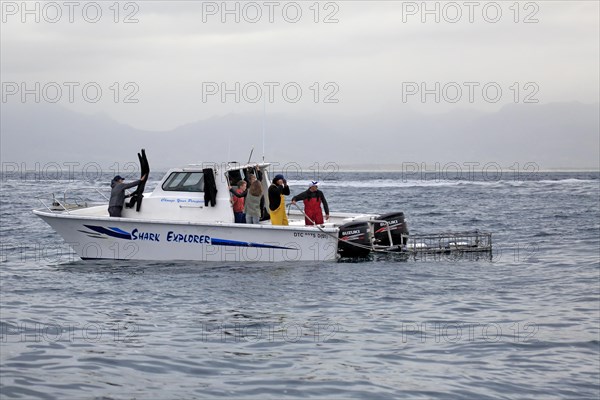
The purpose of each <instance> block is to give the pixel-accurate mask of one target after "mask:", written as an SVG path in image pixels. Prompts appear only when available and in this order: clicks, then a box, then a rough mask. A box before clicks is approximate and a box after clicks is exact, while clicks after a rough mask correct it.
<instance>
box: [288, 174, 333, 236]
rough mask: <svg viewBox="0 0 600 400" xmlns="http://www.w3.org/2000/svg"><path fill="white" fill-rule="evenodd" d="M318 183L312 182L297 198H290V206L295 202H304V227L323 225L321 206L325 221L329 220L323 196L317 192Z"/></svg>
mask: <svg viewBox="0 0 600 400" xmlns="http://www.w3.org/2000/svg"><path fill="white" fill-rule="evenodd" d="M318 185H319V182H317V181H312V182H311V183H310V185H309V187H308V190H306V191H304V192H302V193H300V194H299V195H297V196H294V197H292V204H296V202H297V201H300V200H303V201H304V214H306V217H305V218H304V222H305V223H306V225H314V224H317V225H321V224H323V211H322V210H321V204H322V205H323V208H324V209H325V219H326V220H329V206H328V205H327V200H325V195H324V194H323V192H321V191H320V190H319V187H318Z"/></svg>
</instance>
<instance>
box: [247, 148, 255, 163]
mask: <svg viewBox="0 0 600 400" xmlns="http://www.w3.org/2000/svg"><path fill="white" fill-rule="evenodd" d="M252 153H254V146H252V150H250V157H248V162H247V164H250V160H252Z"/></svg>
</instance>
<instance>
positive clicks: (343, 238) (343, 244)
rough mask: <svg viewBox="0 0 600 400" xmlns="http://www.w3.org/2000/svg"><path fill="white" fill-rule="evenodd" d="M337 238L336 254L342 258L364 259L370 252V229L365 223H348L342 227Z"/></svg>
mask: <svg viewBox="0 0 600 400" xmlns="http://www.w3.org/2000/svg"><path fill="white" fill-rule="evenodd" d="M338 237H339V239H340V240H339V241H338V254H339V255H340V256H342V257H350V258H355V257H356V258H358V257H366V256H368V255H369V253H370V252H371V229H370V228H369V224H368V223H367V222H349V223H347V224H345V225H342V226H341V227H340V231H339V234H338ZM351 243H354V244H358V245H359V246H356V245H352V244H351Z"/></svg>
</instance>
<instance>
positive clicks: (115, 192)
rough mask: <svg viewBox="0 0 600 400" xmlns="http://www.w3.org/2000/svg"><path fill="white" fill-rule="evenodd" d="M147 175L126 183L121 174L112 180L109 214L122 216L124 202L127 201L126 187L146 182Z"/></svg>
mask: <svg viewBox="0 0 600 400" xmlns="http://www.w3.org/2000/svg"><path fill="white" fill-rule="evenodd" d="M146 178H147V175H144V176H142V178H141V179H139V180H137V181H133V182H129V183H125V179H123V178H122V177H121V176H120V175H117V176H115V177H114V178H113V180H112V181H111V182H110V187H111V188H112V189H111V191H110V201H109V202H108V215H110V216H111V217H120V216H121V212H122V211H123V203H124V202H125V197H127V196H125V189H129V188H132V187H134V186H137V185H139V184H140V183H142V182H144V181H145V180H146Z"/></svg>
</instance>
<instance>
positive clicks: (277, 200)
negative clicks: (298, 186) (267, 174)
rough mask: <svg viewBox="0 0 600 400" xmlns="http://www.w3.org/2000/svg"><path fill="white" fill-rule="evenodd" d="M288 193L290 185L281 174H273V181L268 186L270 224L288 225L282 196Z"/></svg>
mask: <svg viewBox="0 0 600 400" xmlns="http://www.w3.org/2000/svg"><path fill="white" fill-rule="evenodd" d="M289 194H290V187H289V186H288V185H287V182H286V180H285V178H284V177H283V175H281V174H278V175H275V178H273V183H272V184H271V186H269V215H270V216H271V224H272V225H288V219H287V215H286V214H285V197H284V196H289Z"/></svg>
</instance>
